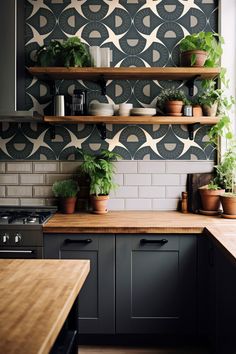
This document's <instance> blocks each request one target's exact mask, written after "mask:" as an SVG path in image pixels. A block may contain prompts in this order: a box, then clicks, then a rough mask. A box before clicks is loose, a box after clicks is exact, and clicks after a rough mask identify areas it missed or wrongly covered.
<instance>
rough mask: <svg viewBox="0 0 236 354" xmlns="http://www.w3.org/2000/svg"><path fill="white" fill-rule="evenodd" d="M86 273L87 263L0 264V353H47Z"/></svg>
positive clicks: (8, 262)
mask: <svg viewBox="0 0 236 354" xmlns="http://www.w3.org/2000/svg"><path fill="white" fill-rule="evenodd" d="M88 273H89V261H88V260H7V259H6V260H5V259H2V260H0V338H1V340H0V353H1V354H13V353H17V354H34V353H37V354H39V353H40V354H45V353H48V352H49V350H50V348H51V347H52V345H53V343H54V342H55V339H56V338H57V335H58V334H59V332H60V329H61V328H62V325H63V323H64V322H65V319H66V318H67V315H68V313H69V311H70V309H71V307H72V305H73V303H74V301H75V299H76V297H77V295H78V293H79V292H80V289H81V287H82V285H83V283H84V281H85V279H86V277H87V275H88Z"/></svg>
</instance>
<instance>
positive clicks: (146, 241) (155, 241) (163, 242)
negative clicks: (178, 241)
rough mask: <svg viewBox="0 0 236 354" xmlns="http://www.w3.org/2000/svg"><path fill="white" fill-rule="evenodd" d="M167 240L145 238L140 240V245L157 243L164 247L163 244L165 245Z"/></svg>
mask: <svg viewBox="0 0 236 354" xmlns="http://www.w3.org/2000/svg"><path fill="white" fill-rule="evenodd" d="M167 242H168V240H166V239H165V238H163V239H162V240H147V239H146V238H142V239H141V240H140V243H141V244H142V245H143V244H145V243H157V244H159V245H161V246H162V245H164V244H165V243H167Z"/></svg>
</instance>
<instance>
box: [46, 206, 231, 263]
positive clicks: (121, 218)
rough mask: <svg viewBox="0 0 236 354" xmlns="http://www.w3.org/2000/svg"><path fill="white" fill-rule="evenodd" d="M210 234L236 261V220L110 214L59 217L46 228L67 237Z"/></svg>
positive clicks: (165, 213) (174, 214)
mask: <svg viewBox="0 0 236 354" xmlns="http://www.w3.org/2000/svg"><path fill="white" fill-rule="evenodd" d="M207 230H209V231H210V234H211V236H213V237H214V235H215V237H216V238H217V240H218V241H219V243H220V244H221V245H222V246H223V247H224V248H225V249H226V250H227V251H228V252H229V253H230V255H231V256H233V257H234V259H236V220H233V219H232V220H228V219H223V218H221V217H220V216H205V215H199V214H192V213H188V214H182V213H180V212H178V211H163V212H161V211H109V212H108V213H107V214H104V215H95V214H90V213H76V214H67V215H66V214H60V213H56V214H55V215H54V216H53V217H52V218H51V219H50V220H49V221H48V222H47V223H46V225H44V227H43V231H44V232H45V233H68V234H77V233H81V234H83V233H84V234H86V233H94V234H137V233H139V234H140V233H143V234H152V233H162V234H179V233H181V234H186V235H187V234H202V233H203V232H205V231H207ZM229 235H230V237H229Z"/></svg>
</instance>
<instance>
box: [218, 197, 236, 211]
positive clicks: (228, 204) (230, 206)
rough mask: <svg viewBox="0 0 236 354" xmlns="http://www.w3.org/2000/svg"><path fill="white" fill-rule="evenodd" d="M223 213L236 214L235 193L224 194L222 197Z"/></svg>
mask: <svg viewBox="0 0 236 354" xmlns="http://www.w3.org/2000/svg"><path fill="white" fill-rule="evenodd" d="M220 200H221V203H222V207H223V213H224V214H228V215H235V216H236V196H235V195H222V196H221V197H220Z"/></svg>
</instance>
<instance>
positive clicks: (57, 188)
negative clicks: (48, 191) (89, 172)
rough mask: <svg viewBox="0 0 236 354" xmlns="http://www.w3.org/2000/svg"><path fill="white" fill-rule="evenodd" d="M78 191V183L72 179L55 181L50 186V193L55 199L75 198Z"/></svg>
mask: <svg viewBox="0 0 236 354" xmlns="http://www.w3.org/2000/svg"><path fill="white" fill-rule="evenodd" d="M78 191H79V186H78V183H77V182H76V181H75V180H73V179H66V180H64V181H56V182H54V183H53V185H52V192H53V194H54V196H55V197H60V198H70V197H76V194H77V193H78Z"/></svg>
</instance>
